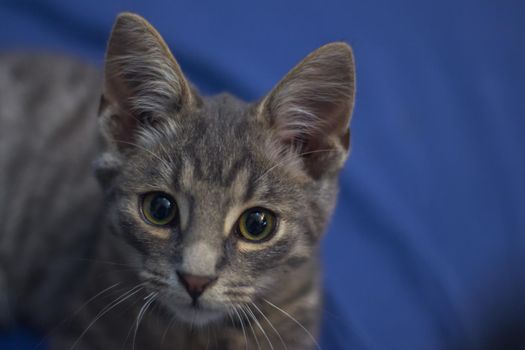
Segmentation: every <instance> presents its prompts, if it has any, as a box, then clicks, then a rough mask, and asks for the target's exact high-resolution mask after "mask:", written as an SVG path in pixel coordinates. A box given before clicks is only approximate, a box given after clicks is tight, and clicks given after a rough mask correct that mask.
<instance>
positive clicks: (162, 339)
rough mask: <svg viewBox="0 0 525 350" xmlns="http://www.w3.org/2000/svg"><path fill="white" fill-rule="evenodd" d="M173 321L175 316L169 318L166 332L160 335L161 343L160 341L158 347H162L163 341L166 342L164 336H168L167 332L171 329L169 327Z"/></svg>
mask: <svg viewBox="0 0 525 350" xmlns="http://www.w3.org/2000/svg"><path fill="white" fill-rule="evenodd" d="M174 321H175V316H171V318H170V321H169V322H168V325H167V326H166V330H165V331H164V333H162V338H161V341H160V345H161V346H162V345H164V341H165V340H166V336H167V335H168V331H169V330H170V328H171V325H172V324H173V322H174Z"/></svg>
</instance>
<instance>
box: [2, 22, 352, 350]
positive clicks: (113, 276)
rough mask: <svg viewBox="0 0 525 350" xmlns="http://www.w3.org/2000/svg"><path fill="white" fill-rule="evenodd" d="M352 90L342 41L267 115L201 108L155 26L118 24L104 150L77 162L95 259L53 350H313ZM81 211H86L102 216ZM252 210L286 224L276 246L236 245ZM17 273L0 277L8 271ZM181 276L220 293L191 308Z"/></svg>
mask: <svg viewBox="0 0 525 350" xmlns="http://www.w3.org/2000/svg"><path fill="white" fill-rule="evenodd" d="M354 85H355V82H354V65H353V57H352V53H351V50H350V48H349V47H348V46H347V45H346V44H343V43H334V44H329V45H326V46H324V47H322V48H320V49H318V50H317V51H315V52H313V53H312V54H310V55H309V56H308V57H306V58H305V59H304V60H303V61H302V62H301V63H300V64H299V65H298V66H297V67H296V68H294V69H293V70H292V71H291V72H290V73H289V74H288V75H287V76H286V77H285V78H284V79H283V80H282V81H281V82H280V83H279V84H277V86H276V87H275V88H274V89H273V90H272V91H271V92H270V93H269V94H268V95H267V96H266V97H265V98H263V99H262V100H261V101H260V102H257V103H253V104H247V103H245V102H242V101H239V100H238V99H236V98H235V97H232V96H230V95H228V94H221V95H218V96H214V97H211V98H203V97H201V96H199V94H198V93H197V92H196V91H195V89H193V88H192V87H191V85H190V84H189V83H188V81H187V80H186V79H185V77H184V76H183V74H182V72H181V70H180V67H179V65H178V64H177V62H176V61H175V59H174V58H173V56H172V55H171V53H170V51H169V49H168V48H167V46H166V44H165V43H164V41H163V40H162V38H161V37H160V35H159V34H158V33H157V32H156V31H155V30H154V29H153V27H152V26H151V25H150V24H149V23H147V22H146V21H145V20H144V19H143V18H141V17H139V16H137V15H133V14H122V15H120V16H119V17H118V18H117V21H116V23H115V26H114V28H113V32H112V35H111V38H110V41H109V44H108V51H107V57H106V66H105V74H104V78H103V88H102V91H103V96H102V99H101V104H100V108H99V118H98V124H99V126H98V129H99V132H100V135H101V137H100V150H99V151H98V153H97V154H98V155H97V156H94V155H93V154H91V153H90V154H89V156H87V157H83V158H82V162H83V163H82V164H87V163H89V162H90V161H91V160H93V159H94V160H95V162H94V164H95V172H96V174H97V177H98V179H99V182H100V183H101V185H102V188H103V193H104V211H103V220H93V221H94V222H90V221H89V220H87V221H86V220H81V222H85V223H89V226H88V227H89V228H90V230H91V231H92V235H91V238H92V242H93V243H91V244H94V245H95V246H96V248H95V252H94V253H93V254H91V255H90V257H89V262H90V264H89V271H88V272H87V273H85V274H80V273H79V274H78V278H71V277H70V278H69V279H68V281H75V282H74V283H73V285H74V284H75V283H77V282H78V287H76V288H73V287H71V288H70V289H69V292H70V293H69V295H70V296H71V298H69V299H68V310H69V311H68V312H66V313H65V315H66V320H65V321H63V322H61V323H60V324H59V327H58V328H56V329H55V330H54V331H53V332H52V333H51V334H50V339H51V343H52V347H53V348H56V349H72V348H74V349H119V348H136V349H168V348H169V349H172V348H178V349H244V348H247V349H256V348H261V349H278V348H283V349H284V348H287V349H290V350H291V349H314V348H316V346H317V344H316V337H317V334H318V328H319V322H320V312H321V311H320V310H321V307H322V301H321V282H320V279H321V273H320V265H319V257H318V250H319V241H320V239H321V237H322V235H323V232H324V230H325V227H326V225H327V222H328V220H329V217H330V215H331V212H332V210H333V207H334V204H335V200H336V195H337V176H338V172H339V170H340V169H341V167H342V166H343V164H344V161H345V159H346V157H347V155H348V150H349V136H350V134H349V122H350V115H351V112H352V108H353V100H354ZM94 90H96V89H94ZM4 115H6V113H4ZM2 118H3V119H2V123H6V121H4V120H5V119H6V117H5V116H3V117H2ZM4 125H5V124H4ZM21 129H22V128H21ZM91 131H93V132H94V128H93V129H89V132H91ZM72 144H74V142H71V143H67V146H66V144H62V147H65V146H66V147H70V146H71V145H72ZM6 147H11V149H13V148H12V147H13V146H11V145H10V144H7V146H6ZM43 152H44V153H45V151H43ZM92 155H93V158H91V156H92ZM64 162H65V163H68V162H67V161H66V160H64ZM63 167H64V169H66V167H67V164H64V165H63ZM57 170H58V169H57ZM58 173H59V174H61V172H60V171H59V172H58ZM82 178H84V177H82ZM85 178H87V177H85ZM4 181H5V182H7V181H11V180H9V179H4ZM2 188H3V187H2ZM90 191H91V189H90ZM154 191H162V192H166V193H168V194H170V195H171V196H172V197H173V198H174V199H175V200H176V202H177V205H178V208H179V209H178V217H179V219H178V221H177V225H173V226H168V227H158V226H153V225H150V224H148V223H147V222H146V221H145V220H144V219H143V217H142V215H141V208H140V203H141V201H140V198H141V196H142V195H144V194H145V193H149V192H154ZM22 192H23V191H22ZM96 192H97V191H96V190H93V193H96ZM82 193H84V192H82ZM59 195H62V196H64V194H63V193H61V194H59V193H54V192H53V191H49V190H48V191H47V192H46V196H47V198H55V197H56V196H59ZM4 198H8V197H6V196H2V201H4ZM58 198H59V200H64V199H63V197H58ZM73 204H75V203H73ZM25 205H26V206H30V204H29V203H28V202H25ZM75 205H77V207H76V208H77V210H78V211H79V212H81V211H82V208H83V207H85V206H86V205H88V206H89V205H93V206H95V207H99V206H100V203H99V202H98V201H96V200H93V201H92V202H90V199H89V198H88V199H86V203H83V204H82V205H80V204H75ZM252 207H264V208H268V209H270V210H272V211H273V212H274V213H276V215H277V220H278V224H277V228H276V232H275V234H274V235H273V236H272V237H271V238H270V239H268V240H265V241H264V242H260V243H253V242H248V241H245V240H243V239H241V238H240V236H239V234H238V233H237V230H236V224H237V221H238V218H239V217H240V215H241V214H242V213H243V212H244V211H245V210H246V209H248V208H252ZM2 212H4V211H2ZM89 214H90V215H91V216H90V217H93V218H95V217H96V216H95V215H93V214H91V213H89ZM19 215H23V210H22V212H21V213H20V214H19ZM21 217H22V216H21ZM96 218H98V217H96ZM63 220H65V219H63ZM65 227H67V225H64V226H63V227H62V228H61V229H59V230H58V232H60V233H61V234H62V235H63V236H64V238H63V239H65V240H66V241H67V240H68V238H67V234H68V233H70V236H71V237H73V238H74V237H76V235H77V232H72V233H71V232H67V231H68V230H67V229H65ZM3 231H5V230H2V232H1V233H2V237H5V233H4V232H3ZM76 231H80V230H78V229H77V230H76ZM7 232H9V231H7ZM32 234H34V232H33V233H32ZM79 235H80V234H79ZM71 237H69V238H71ZM12 249H13V248H12V246H11V249H7V250H6V254H8V253H9V252H12ZM70 249H73V247H70ZM70 253H71V252H70ZM12 263H13V260H10V264H12ZM8 270H9V267H6V266H5V264H4V265H3V266H2V270H0V272H4V271H8ZM76 271H79V270H78V269H77V270H76ZM177 271H184V272H185V273H188V274H192V275H196V276H213V277H214V278H216V281H215V283H214V284H213V285H212V286H210V287H209V288H208V289H206V290H205V291H204V293H203V294H202V295H201V296H200V297H199V299H198V303H197V304H196V303H195V302H194V301H192V298H190V296H189V294H188V293H187V292H186V290H185V288H184V285H183V284H182V283H181V281H180V279H179V278H178V277H177ZM0 277H2V275H1V273H0ZM62 277H63V276H62ZM0 283H1V280H0ZM42 283H43V285H44V286H45V285H46V283H45V281H43V282H42ZM1 286H2V284H0V287H1ZM50 295H52V294H50ZM79 307H80V311H77V312H75V310H79ZM49 324H50V323H47V325H49Z"/></svg>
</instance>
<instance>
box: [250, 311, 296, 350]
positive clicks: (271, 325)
mask: <svg viewBox="0 0 525 350" xmlns="http://www.w3.org/2000/svg"><path fill="white" fill-rule="evenodd" d="M251 304H252V305H253V307H254V308H255V309H256V310H257V311H259V313H260V314H261V315H262V317H264V319H265V320H266V322H268V324H269V325H270V327H271V328H272V329H273V331H274V332H275V333H276V334H277V337H279V340H280V341H281V344H283V347H284V348H285V349H286V350H288V347H287V346H286V343H285V342H284V340H283V337H281V334H280V333H279V332H278V331H277V329H275V327H274V326H273V324H272V322H270V319H268V317H266V315H265V314H264V312H262V310H261V309H260V308H259V307H258V306H257V304H255V303H254V302H252V303H251Z"/></svg>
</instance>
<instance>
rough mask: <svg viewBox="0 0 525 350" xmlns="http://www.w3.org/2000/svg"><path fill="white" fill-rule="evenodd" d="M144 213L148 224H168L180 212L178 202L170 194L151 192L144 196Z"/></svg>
mask: <svg viewBox="0 0 525 350" xmlns="http://www.w3.org/2000/svg"><path fill="white" fill-rule="evenodd" d="M142 214H143V216H144V219H145V221H146V222H147V223H148V224H151V225H155V226H167V225H169V224H172V223H173V222H174V221H175V219H176V217H177V214H178V208H177V203H176V202H175V200H174V199H173V197H171V196H170V195H169V194H166V193H163V192H150V193H146V194H145V195H144V196H143V197H142Z"/></svg>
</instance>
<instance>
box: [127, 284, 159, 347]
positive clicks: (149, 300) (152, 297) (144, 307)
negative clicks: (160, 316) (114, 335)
mask: <svg viewBox="0 0 525 350" xmlns="http://www.w3.org/2000/svg"><path fill="white" fill-rule="evenodd" d="M158 294H159V293H157V292H151V293H150V294H148V295H147V296H146V297H144V300H146V302H145V303H144V305H142V308H141V309H140V311H139V314H138V315H137V322H136V324H135V332H134V333H133V341H132V346H131V348H132V349H133V350H135V341H136V340H137V332H138V330H139V325H140V322H141V321H142V319H143V318H144V315H145V314H146V311H147V310H148V308H149V306H150V305H151V303H153V302H154V301H155V298H156V297H157V295H158Z"/></svg>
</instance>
